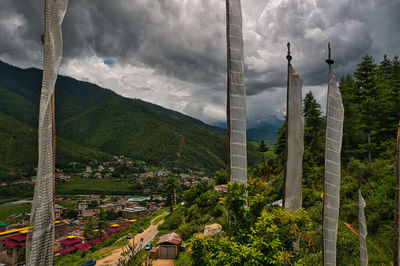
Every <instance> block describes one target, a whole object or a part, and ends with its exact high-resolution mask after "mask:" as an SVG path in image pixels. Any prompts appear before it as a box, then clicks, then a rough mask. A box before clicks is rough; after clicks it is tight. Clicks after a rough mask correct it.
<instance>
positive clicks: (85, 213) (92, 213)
mask: <svg viewBox="0 0 400 266" xmlns="http://www.w3.org/2000/svg"><path fill="white" fill-rule="evenodd" d="M96 214H97V213H95V212H82V216H84V215H96Z"/></svg>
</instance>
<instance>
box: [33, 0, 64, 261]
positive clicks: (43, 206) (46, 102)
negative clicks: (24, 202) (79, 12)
mask: <svg viewBox="0 0 400 266" xmlns="http://www.w3.org/2000/svg"><path fill="white" fill-rule="evenodd" d="M67 5H68V0H45V8H44V10H45V22H44V61H43V80H42V91H41V95H40V108H39V127H38V128H39V130H38V135H39V141H38V146H39V147H38V148H39V149H38V151H39V156H38V171H37V179H36V184H35V192H34V197H33V202H32V211H31V220H30V223H31V226H33V229H32V231H31V232H29V234H28V238H27V249H26V252H27V256H26V265H28V266H31V265H53V257H54V251H53V246H54V180H53V174H54V142H53V136H54V128H53V119H54V117H53V116H54V110H53V101H52V98H53V93H54V86H55V83H56V79H57V75H58V70H59V68H60V64H61V58H62V33H61V23H62V20H63V18H64V15H65V12H66V9H67Z"/></svg>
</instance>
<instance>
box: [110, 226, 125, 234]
mask: <svg viewBox="0 0 400 266" xmlns="http://www.w3.org/2000/svg"><path fill="white" fill-rule="evenodd" d="M122 229H124V228H122V227H121V226H118V227H114V228H112V227H109V228H107V231H108V232H111V233H116V232H119V231H121V230H122Z"/></svg>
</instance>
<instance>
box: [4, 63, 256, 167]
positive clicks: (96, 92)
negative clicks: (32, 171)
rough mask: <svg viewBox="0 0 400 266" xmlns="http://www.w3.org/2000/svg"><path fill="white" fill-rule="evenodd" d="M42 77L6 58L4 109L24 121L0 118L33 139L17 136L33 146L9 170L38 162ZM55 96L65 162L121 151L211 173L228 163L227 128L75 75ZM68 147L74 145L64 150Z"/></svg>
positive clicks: (64, 81) (61, 80) (63, 80)
mask: <svg viewBox="0 0 400 266" xmlns="http://www.w3.org/2000/svg"><path fill="white" fill-rule="evenodd" d="M41 77H42V71H41V70H38V69H33V68H30V69H20V68H17V67H13V66H10V65H8V64H6V63H3V62H1V61H0V114H2V115H3V117H7V119H8V120H10V121H11V120H12V121H13V123H17V122H18V125H15V126H10V125H8V124H7V123H6V122H4V121H0V123H1V124H2V127H7V128H8V130H9V131H10V132H8V135H12V134H14V135H15V134H22V135H23V136H24V134H27V136H26V138H28V136H29V141H28V140H25V139H21V140H20V138H19V137H14V141H15V142H16V143H17V142H18V143H20V144H18V145H24V146H26V149H29V151H28V150H27V151H26V152H23V153H21V154H20V155H19V157H24V158H17V157H18V156H17V157H15V156H14V155H12V154H9V155H7V160H4V163H3V166H2V168H3V169H14V168H15V167H18V166H19V165H36V156H37V155H36V134H37V133H36V129H35V131H34V133H32V132H31V134H28V133H26V132H29V130H33V128H37V119H38V118H37V117H38V112H39V110H38V106H39V97H40V87H41ZM55 95H56V127H57V129H56V132H57V136H58V137H61V140H60V141H58V142H57V152H58V154H59V153H62V155H58V154H57V155H58V156H59V157H57V163H58V165H59V166H60V167H62V164H63V163H66V161H68V159H70V160H71V161H77V160H78V159H80V158H81V159H82V158H86V159H88V160H90V157H91V155H90V154H92V155H93V160H96V159H98V158H101V157H103V156H108V155H109V154H114V155H117V154H118V155H125V156H127V157H131V158H133V159H139V160H145V161H147V162H150V163H152V164H154V165H159V166H167V167H168V166H170V167H179V168H191V169H197V170H205V171H207V172H212V171H214V170H216V169H219V168H221V167H224V166H225V164H226V163H225V162H226V136H225V134H226V131H225V130H224V129H221V128H218V127H214V126H210V125H207V124H205V123H203V122H201V121H199V120H197V119H194V118H192V117H190V116H187V115H183V114H181V113H178V112H175V111H172V110H168V109H165V108H163V107H160V106H157V105H154V104H151V103H148V102H144V101H141V100H138V99H128V98H124V97H122V96H120V95H118V94H116V93H114V92H113V91H111V90H108V89H104V88H101V87H99V86H97V85H95V84H91V83H88V82H83V81H78V80H75V79H72V78H69V77H64V76H59V77H58V79H57V84H56V94H55ZM3 120H5V118H4V119H3ZM7 125H8V126H7ZM14 128H15V130H14ZM18 132H24V133H18ZM5 141H6V138H5V137H4V138H2V139H1V140H0V144H2V146H3V147H4V149H10V148H9V147H10V146H9V145H5V144H3V143H4V142H5ZM67 142H68V144H67ZM64 144H65V145H64ZM63 146H64V147H65V148H67V147H69V148H68V149H65V150H64V151H62V150H61V149H62V147H63ZM7 147H8V148H7ZM84 147H87V148H84ZM249 150H250V155H251V156H249V164H253V163H255V162H257V161H259V160H260V156H259V155H258V154H256V147H254V145H249ZM64 152H65V154H64ZM81 155H82V156H81ZM13 156H14V157H15V158H17V159H16V162H11V161H12V159H9V157H10V158H13ZM28 161H29V163H28ZM17 162H18V163H17ZM19 162H21V164H19ZM22 162H25V163H22Z"/></svg>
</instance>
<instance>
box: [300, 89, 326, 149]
mask: <svg viewBox="0 0 400 266" xmlns="http://www.w3.org/2000/svg"><path fill="white" fill-rule="evenodd" d="M304 119H305V125H304V146H307V147H309V148H310V150H311V151H312V152H313V153H318V152H320V151H321V150H322V145H323V143H321V142H323V139H322V136H323V134H321V133H322V131H323V128H324V119H323V118H322V116H321V105H320V104H319V103H318V102H317V100H316V99H315V98H314V95H313V94H312V92H311V91H309V92H308V93H307V94H306V97H305V98H304Z"/></svg>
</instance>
